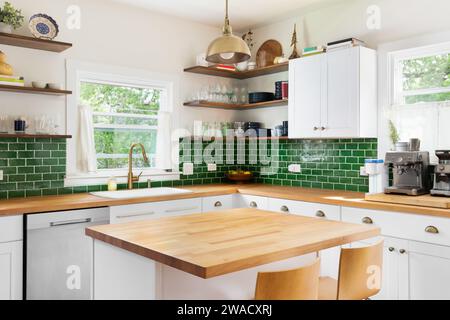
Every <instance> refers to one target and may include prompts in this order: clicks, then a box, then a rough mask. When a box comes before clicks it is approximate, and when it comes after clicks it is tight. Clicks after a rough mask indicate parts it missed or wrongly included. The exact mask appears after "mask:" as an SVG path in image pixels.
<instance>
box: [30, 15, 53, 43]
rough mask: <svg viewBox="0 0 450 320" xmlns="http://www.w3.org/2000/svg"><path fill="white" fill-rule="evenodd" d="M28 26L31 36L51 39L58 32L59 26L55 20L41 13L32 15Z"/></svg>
mask: <svg viewBox="0 0 450 320" xmlns="http://www.w3.org/2000/svg"><path fill="white" fill-rule="evenodd" d="M28 27H29V28H30V31H31V33H32V34H33V36H35V37H36V38H38V39H45V40H53V39H55V38H56V36H57V35H58V33H59V26H58V24H57V23H56V21H55V20H54V19H53V18H52V17H50V16H48V15H46V14H42V13H38V14H35V15H34V16H32V17H31V18H30V23H29V25H28Z"/></svg>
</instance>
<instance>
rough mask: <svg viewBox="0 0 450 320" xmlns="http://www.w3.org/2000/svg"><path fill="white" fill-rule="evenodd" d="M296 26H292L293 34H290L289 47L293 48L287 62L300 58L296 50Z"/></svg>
mask: <svg viewBox="0 0 450 320" xmlns="http://www.w3.org/2000/svg"><path fill="white" fill-rule="evenodd" d="M297 43H298V41H297V24H294V33H293V34H292V41H291V47H293V51H292V54H291V55H290V57H289V60H292V59H297V58H300V55H299V54H298V50H297Z"/></svg>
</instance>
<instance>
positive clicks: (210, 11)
mask: <svg viewBox="0 0 450 320" xmlns="http://www.w3.org/2000/svg"><path fill="white" fill-rule="evenodd" d="M113 1H116V2H120V3H124V4H129V5H133V6H137V7H141V8H145V9H148V10H152V11H155V12H161V13H164V14H168V15H173V16H178V17H182V18H185V19H188V20H192V21H196V22H200V23H203V24H207V25H211V26H216V27H221V26H222V25H223V18H224V11H225V0H113ZM339 1H342V0H229V3H230V4H229V6H230V20H231V24H232V26H233V28H234V29H235V30H243V29H245V28H247V27H250V26H259V25H262V24H264V23H269V22H272V21H276V20H278V19H280V18H283V17H287V16H292V15H293V14H294V13H298V12H300V11H301V10H305V9H316V8H319V7H323V6H326V5H329V4H331V3H333V2H339Z"/></svg>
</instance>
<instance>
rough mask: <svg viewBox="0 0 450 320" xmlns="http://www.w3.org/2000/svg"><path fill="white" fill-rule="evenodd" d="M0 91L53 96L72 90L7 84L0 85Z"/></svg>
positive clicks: (70, 92)
mask: <svg viewBox="0 0 450 320" xmlns="http://www.w3.org/2000/svg"><path fill="white" fill-rule="evenodd" d="M0 91H7V92H17V93H29V94H45V95H53V96H64V95H69V94H72V91H68V90H53V89H39V88H32V87H18V86H8V85H0Z"/></svg>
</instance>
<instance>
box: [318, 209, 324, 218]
mask: <svg viewBox="0 0 450 320" xmlns="http://www.w3.org/2000/svg"><path fill="white" fill-rule="evenodd" d="M316 217H318V218H325V217H326V214H325V212H323V211H322V210H319V211H317V212H316Z"/></svg>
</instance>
